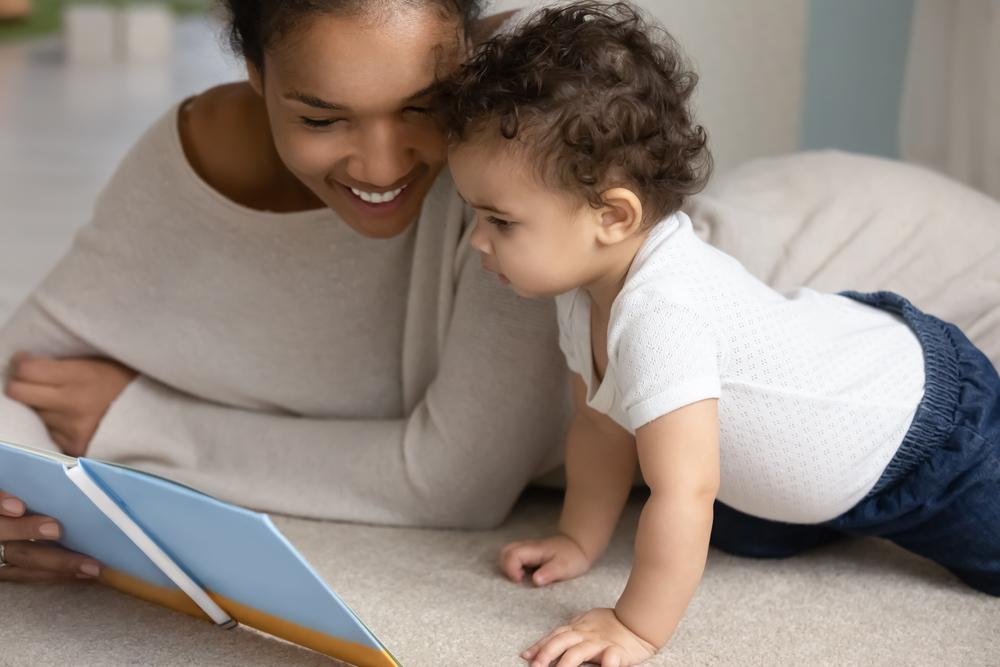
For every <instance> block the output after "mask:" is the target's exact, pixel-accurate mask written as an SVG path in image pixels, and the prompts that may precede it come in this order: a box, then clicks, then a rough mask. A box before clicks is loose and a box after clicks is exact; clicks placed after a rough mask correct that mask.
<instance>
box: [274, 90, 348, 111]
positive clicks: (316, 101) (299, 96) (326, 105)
mask: <svg viewBox="0 0 1000 667" xmlns="http://www.w3.org/2000/svg"><path fill="white" fill-rule="evenodd" d="M282 97H284V98H285V99H286V100H295V101H296V102H302V104H308V105H309V106H311V107H316V108H317V109H329V110H331V111H346V110H347V107H343V106H341V105H339V104H334V103H333V102H327V101H326V100H324V99H320V98H319V97H316V96H315V95H309V94H308V93H302V92H299V91H297V90H289V91H288V92H287V93H285V94H284V95H282Z"/></svg>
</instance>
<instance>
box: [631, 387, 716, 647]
mask: <svg viewBox="0 0 1000 667" xmlns="http://www.w3.org/2000/svg"><path fill="white" fill-rule="evenodd" d="M636 442H637V448H638V452H639V464H640V466H641V468H642V473H643V476H644V477H645V479H646V484H647V485H648V486H649V490H650V496H649V499H648V500H647V501H646V506H645V507H644V508H643V511H642V516H641V517H640V519H639V529H638V533H637V535H636V540H635V558H634V561H633V565H632V574H631V575H630V576H629V580H628V585H627V586H626V587H625V592H624V593H622V596H621V598H620V599H619V600H618V604H617V605H616V606H615V615H616V616H617V617H618V618H619V620H621V622H622V623H624V624H625V626H626V627H628V628H629V629H630V630H631V631H632V632H634V633H635V634H636V635H638V636H639V637H641V638H643V639H645V640H646V641H648V642H650V643H651V644H653V645H654V646H657V647H662V646H664V645H665V644H666V643H667V641H668V640H669V639H670V637H671V636H672V635H673V633H674V629H675V628H676V627H677V623H678V622H679V621H680V618H681V615H682V614H683V613H684V610H685V609H686V608H687V605H688V603H689V602H690V601H691V598H692V596H693V595H694V591H695V589H696V588H697V586H698V582H699V581H700V580H701V575H702V573H703V572H704V569H705V560H706V557H707V554H708V543H709V537H710V534H711V531H712V507H713V503H714V501H715V496H716V493H717V492H718V489H719V425H718V401H717V400H716V399H710V400H705V401H699V402H698V403H693V404H691V405H688V406H686V407H683V408H681V409H679V410H676V411H674V412H672V413H670V414H668V415H665V416H663V417H660V418H659V419H657V420H655V421H653V422H650V423H649V424H647V425H645V426H643V427H642V428H640V429H639V430H638V431H637V433H636Z"/></svg>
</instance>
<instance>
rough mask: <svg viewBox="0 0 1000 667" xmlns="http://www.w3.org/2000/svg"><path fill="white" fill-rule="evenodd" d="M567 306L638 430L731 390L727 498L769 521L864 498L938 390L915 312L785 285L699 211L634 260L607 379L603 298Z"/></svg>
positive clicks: (654, 233)
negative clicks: (595, 347) (707, 239)
mask: <svg viewBox="0 0 1000 667" xmlns="http://www.w3.org/2000/svg"><path fill="white" fill-rule="evenodd" d="M556 302H557V305H558V312H559V328H560V346H561V347H562V350H563V353H564V354H565V355H566V359H567V362H568V364H569V366H570V368H571V369H572V370H573V371H574V372H576V373H578V374H580V376H581V377H582V378H583V380H584V382H585V383H586V385H587V391H588V394H587V397H588V404H589V405H590V406H591V407H593V408H594V409H595V410H598V411H600V412H602V413H604V414H607V415H609V416H610V417H611V418H612V419H614V420H615V421H616V422H617V423H619V424H620V425H621V426H623V427H624V428H626V429H628V430H629V431H630V432H632V433H635V431H636V430H637V429H638V428H640V427H641V426H643V425H644V424H647V423H648V422H650V421H653V420H654V419H656V418H658V417H661V416H663V415H665V414H668V413H670V412H672V411H673V410H676V409H678V408H681V407H683V406H685V405H689V404H691V403H694V402H696V401H700V400H704V399H708V398H718V399H719V421H720V438H721V439H720V447H721V456H720V461H721V486H720V489H719V496H718V497H719V500H721V501H722V502H724V503H726V504H728V505H730V506H732V507H734V508H736V509H738V510H741V511H743V512H746V513H748V514H753V515H755V516H760V517H764V518H768V519H774V520H779V521H788V522H794V523H817V522H820V521H824V520H827V519H831V518H833V517H835V516H838V515H839V514H842V513H843V512H845V511H847V510H848V509H850V508H851V507H852V506H853V505H854V504H856V503H857V502H858V501H859V500H860V499H861V498H863V497H864V496H865V494H867V493H868V491H870V490H871V489H872V488H873V487H874V485H875V483H876V482H877V481H878V478H879V477H880V475H881V474H882V471H883V470H884V469H885V466H886V465H887V464H888V463H889V460H890V459H891V458H892V457H893V455H894V454H895V452H896V450H897V449H898V447H899V445H900V443H901V442H902V439H903V436H904V435H905V434H906V431H907V430H908V428H909V426H910V423H911V422H912V420H913V415H914V413H915V412H916V408H917V405H918V403H919V402H920V400H921V398H922V397H923V385H924V361H923V352H922V349H921V346H920V343H919V341H918V340H917V338H916V336H915V335H914V333H913V332H912V331H911V330H910V328H909V327H908V326H907V325H906V324H905V323H904V322H903V321H902V320H900V319H899V318H897V317H896V316H894V315H891V314H889V313H886V312H884V311H881V310H879V309H877V308H873V307H870V306H867V305H864V304H861V303H858V302H856V301H853V300H851V299H849V298H847V297H843V296H840V295H836V294H821V293H818V292H815V291H813V290H809V289H805V288H803V289H799V290H797V291H796V292H794V293H791V294H789V295H782V294H779V293H778V292H776V291H774V290H773V289H771V288H770V287H768V286H767V285H765V284H764V283H762V282H761V281H759V280H757V279H756V278H755V277H754V276H752V275H751V274H750V273H749V272H748V271H747V270H746V269H745V268H744V267H743V266H742V265H741V264H740V263H739V262H738V261H736V260H735V259H733V258H732V257H729V256H728V255H726V254H724V253H722V252H721V251H719V250H717V249H715V248H713V247H712V246H709V245H708V244H706V243H704V242H702V241H701V240H700V239H698V237H697V236H696V235H695V234H694V231H693V229H692V227H691V221H690V219H689V218H688V217H687V216H686V215H685V214H683V213H677V214H675V215H673V216H671V217H670V218H669V219H667V220H664V221H663V222H661V223H660V224H658V225H657V226H656V227H654V228H653V229H652V230H651V231H650V234H649V237H648V238H647V240H646V241H645V242H644V243H643V245H642V247H641V248H640V250H639V252H638V253H637V255H636V257H635V259H634V261H633V263H632V266H631V268H630V270H629V273H628V275H627V277H626V280H625V284H624V287H623V288H622V290H621V292H620V293H619V295H618V297H617V298H616V299H615V302H614V304H613V305H612V308H611V317H610V324H609V327H608V350H607V352H608V366H607V370H606V372H605V375H604V379H603V381H602V382H601V383H600V385H599V386H595V381H594V372H593V361H592V360H593V356H592V351H591V343H590V297H589V295H588V294H587V292H586V291H585V290H583V289H577V290H574V291H571V292H568V293H566V294H563V295H561V296H559V297H558V298H557V299H556ZM664 446H669V443H664Z"/></svg>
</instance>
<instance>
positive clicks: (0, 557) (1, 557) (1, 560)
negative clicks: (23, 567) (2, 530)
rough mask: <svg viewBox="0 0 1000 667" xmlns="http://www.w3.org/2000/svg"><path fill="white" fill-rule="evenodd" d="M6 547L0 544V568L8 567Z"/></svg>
mask: <svg viewBox="0 0 1000 667" xmlns="http://www.w3.org/2000/svg"><path fill="white" fill-rule="evenodd" d="M6 556H7V546H6V545H5V544H4V543H3V542H0V567H10V563H8V562H7V558H6Z"/></svg>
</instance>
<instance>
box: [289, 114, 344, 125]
mask: <svg viewBox="0 0 1000 667" xmlns="http://www.w3.org/2000/svg"><path fill="white" fill-rule="evenodd" d="M299 120H301V121H302V124H303V125H305V126H306V127H330V126H331V125H333V124H335V123H339V122H340V121H341V120H342V119H340V118H309V117H308V116H299Z"/></svg>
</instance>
